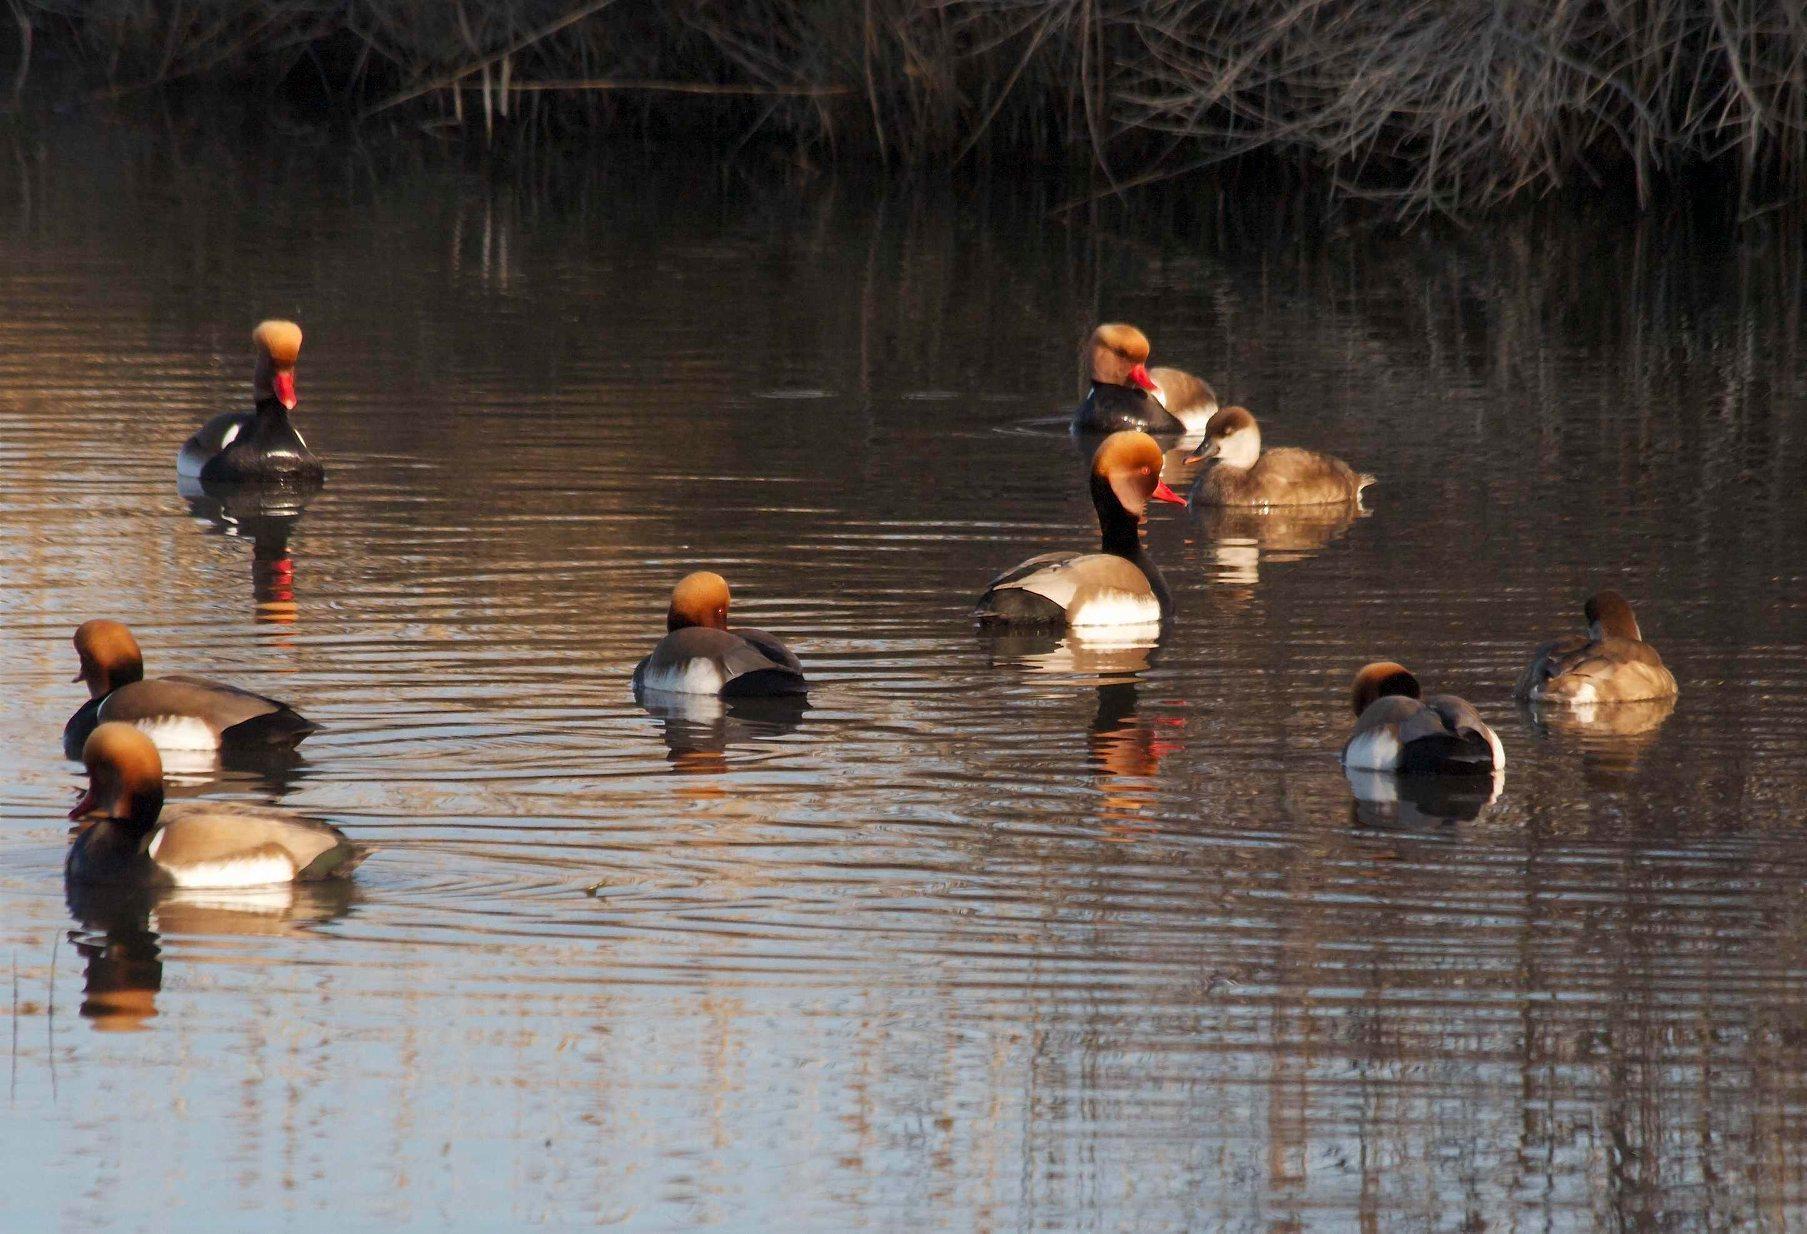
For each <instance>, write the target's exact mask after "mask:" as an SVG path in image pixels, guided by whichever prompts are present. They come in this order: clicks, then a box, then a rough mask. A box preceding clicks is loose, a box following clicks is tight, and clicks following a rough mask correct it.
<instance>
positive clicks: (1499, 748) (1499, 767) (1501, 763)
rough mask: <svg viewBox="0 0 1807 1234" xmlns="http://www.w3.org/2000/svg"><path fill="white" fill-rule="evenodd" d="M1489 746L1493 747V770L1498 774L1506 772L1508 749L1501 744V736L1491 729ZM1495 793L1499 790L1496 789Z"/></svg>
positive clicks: (1489, 730)
mask: <svg viewBox="0 0 1807 1234" xmlns="http://www.w3.org/2000/svg"><path fill="white" fill-rule="evenodd" d="M1487 744H1488V745H1490V746H1492V747H1493V770H1494V774H1496V775H1497V774H1498V773H1500V772H1502V771H1504V770H1506V747H1505V746H1503V745H1501V744H1500V735H1499V734H1498V733H1496V732H1494V731H1493V729H1492V728H1491V727H1490V728H1488V730H1487ZM1494 791H1495V792H1498V791H1499V790H1497V789H1495V790H1494Z"/></svg>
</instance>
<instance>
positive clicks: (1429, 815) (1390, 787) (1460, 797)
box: [1343, 767, 1506, 831]
mask: <svg viewBox="0 0 1807 1234" xmlns="http://www.w3.org/2000/svg"><path fill="white" fill-rule="evenodd" d="M1343 774H1344V775H1346V776H1348V778H1349V791H1350V792H1352V793H1353V794H1354V795H1355V800H1354V802H1353V803H1351V805H1350V808H1349V814H1350V821H1351V822H1353V823H1354V824H1355V825H1356V826H1358V827H1375V828H1379V829H1382V830H1387V831H1434V830H1436V829H1438V828H1440V827H1445V826H1447V825H1448V824H1450V823H1470V822H1473V821H1474V820H1475V819H1477V818H1479V817H1481V813H1482V811H1484V810H1486V809H1487V807H1488V806H1490V805H1492V804H1493V803H1494V802H1496V801H1498V800H1499V797H1500V790H1501V789H1503V788H1505V786H1506V773H1505V772H1504V771H1494V772H1492V773H1491V774H1488V775H1479V776H1440V775H1401V774H1399V773H1398V772H1393V771H1367V770H1364V769H1362V768H1359V767H1345V768H1343Z"/></svg>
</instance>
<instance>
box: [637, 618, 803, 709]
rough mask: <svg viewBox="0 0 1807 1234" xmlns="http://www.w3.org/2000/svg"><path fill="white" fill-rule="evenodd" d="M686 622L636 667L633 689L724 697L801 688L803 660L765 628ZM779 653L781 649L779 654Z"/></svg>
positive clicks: (785, 691)
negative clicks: (747, 633)
mask: <svg viewBox="0 0 1807 1234" xmlns="http://www.w3.org/2000/svg"><path fill="white" fill-rule="evenodd" d="M752 633H753V635H755V636H756V639H750V638H748V637H746V636H745V635H744V634H743V633H742V632H741V631H739V630H717V629H714V628H713V627H710V626H685V627H683V628H682V629H677V630H673V631H671V632H670V633H669V634H667V635H666V636H665V637H664V638H662V639H660V640H659V644H658V646H656V647H654V648H653V650H652V654H651V655H649V656H647V657H646V659H644V660H642V661H640V663H639V665H638V666H637V667H635V669H634V691H635V693H639V692H641V691H643V690H653V691H659V692H663V693H670V694H719V695H722V696H723V697H734V698H744V697H754V696H763V695H780V694H803V693H805V692H806V690H807V686H806V685H805V682H804V679H803V672H802V666H801V665H800V664H799V663H798V661H797V657H796V656H794V655H792V654H791V653H790V651H789V649H788V648H786V647H784V645H783V644H782V643H779V642H778V640H777V639H776V638H774V637H773V636H772V635H770V634H767V633H765V632H764V631H760V630H755V631H752ZM779 653H781V654H779Z"/></svg>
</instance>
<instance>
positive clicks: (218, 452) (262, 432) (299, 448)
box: [176, 321, 326, 485]
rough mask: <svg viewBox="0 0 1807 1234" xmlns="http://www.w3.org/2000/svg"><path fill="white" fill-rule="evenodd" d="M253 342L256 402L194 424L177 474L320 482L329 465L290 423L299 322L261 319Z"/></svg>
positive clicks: (228, 480) (216, 479)
mask: <svg viewBox="0 0 1807 1234" xmlns="http://www.w3.org/2000/svg"><path fill="white" fill-rule="evenodd" d="M251 345H252V347H253V348H254V349H255V350H256V353H257V364H256V367H255V368H254V369H253V370H252V373H251V390H252V393H253V395H254V396H255V398H256V401H257V402H256V406H255V407H254V408H253V409H252V410H251V411H249V412H243V411H228V412H222V413H221V414H219V415H217V416H215V417H214V418H213V419H211V420H209V421H208V422H207V423H206V424H203V425H202V426H201V427H200V428H198V429H196V430H195V433H194V435H193V436H192V437H190V438H189V439H188V440H187V441H186V442H184V443H183V444H182V449H181V452H180V453H178V454H177V455H176V474H177V475H179V476H182V477H184V478H188V479H196V480H201V481H203V482H206V483H217V484H247V483H289V484H296V485H308V484H319V483H320V482H321V481H322V480H323V479H324V478H325V476H326V469H325V468H324V467H322V466H321V465H320V460H319V459H318V458H316V457H314V452H313V451H312V450H310V449H308V448H307V442H306V441H304V440H302V437H301V434H300V433H298V432H296V431H295V426H294V425H293V424H291V423H290V422H289V412H291V411H293V410H294V409H295V361H296V360H297V359H298V358H300V355H301V327H300V326H298V325H296V324H295V323H294V322H292V321H265V322H260V323H258V326H257V328H256V329H255V330H253V331H252V332H251Z"/></svg>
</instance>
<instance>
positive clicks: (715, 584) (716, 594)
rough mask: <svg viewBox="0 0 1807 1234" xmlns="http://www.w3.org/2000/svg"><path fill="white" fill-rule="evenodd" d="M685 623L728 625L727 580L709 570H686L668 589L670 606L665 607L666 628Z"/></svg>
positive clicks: (681, 626)
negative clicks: (669, 590)
mask: <svg viewBox="0 0 1807 1234" xmlns="http://www.w3.org/2000/svg"><path fill="white" fill-rule="evenodd" d="M686 626H707V627H709V628H710V629H713V630H726V629H727V628H728V580H727V579H725V578H723V577H722V576H721V575H719V574H715V573H712V572H711V571H708V570H698V571H697V572H696V573H695V574H686V575H685V576H684V577H683V578H682V579H680V580H678V585H677V586H676V587H673V588H672V589H671V607H670V608H669V609H667V610H666V611H665V628H666V629H667V630H682V629H684V628H685V627H686Z"/></svg>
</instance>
